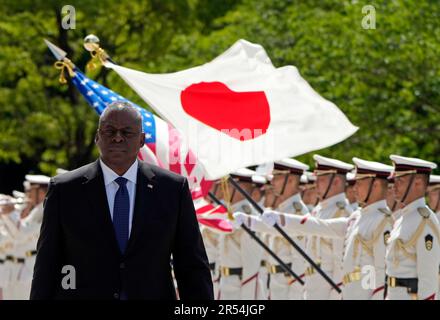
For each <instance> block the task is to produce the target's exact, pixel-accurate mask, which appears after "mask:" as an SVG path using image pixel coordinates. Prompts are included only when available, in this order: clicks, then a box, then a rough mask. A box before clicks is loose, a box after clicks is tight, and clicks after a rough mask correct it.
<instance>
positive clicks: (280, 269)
mask: <svg viewBox="0 0 440 320" xmlns="http://www.w3.org/2000/svg"><path fill="white" fill-rule="evenodd" d="M286 266H288V267H289V268H291V267H292V264H291V263H286ZM268 270H269V273H272V274H274V273H288V272H287V271H286V270H284V268H283V267H282V266H281V265H275V264H273V265H271V266H270V267H269V268H268Z"/></svg>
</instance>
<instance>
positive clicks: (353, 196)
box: [345, 185, 356, 203]
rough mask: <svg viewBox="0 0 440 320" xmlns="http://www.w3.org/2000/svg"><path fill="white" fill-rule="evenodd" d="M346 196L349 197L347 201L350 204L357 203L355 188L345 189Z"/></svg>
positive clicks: (350, 186)
mask: <svg viewBox="0 0 440 320" xmlns="http://www.w3.org/2000/svg"><path fill="white" fill-rule="evenodd" d="M345 194H346V195H347V199H348V201H349V202H350V203H353V202H356V194H355V191H354V186H352V185H349V186H347V188H346V189H345Z"/></svg>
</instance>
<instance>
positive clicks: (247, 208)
mask: <svg viewBox="0 0 440 320" xmlns="http://www.w3.org/2000/svg"><path fill="white" fill-rule="evenodd" d="M241 209H242V210H243V212H244V213H246V214H251V213H252V209H251V206H250V205H248V204H244V205H242V206H241Z"/></svg>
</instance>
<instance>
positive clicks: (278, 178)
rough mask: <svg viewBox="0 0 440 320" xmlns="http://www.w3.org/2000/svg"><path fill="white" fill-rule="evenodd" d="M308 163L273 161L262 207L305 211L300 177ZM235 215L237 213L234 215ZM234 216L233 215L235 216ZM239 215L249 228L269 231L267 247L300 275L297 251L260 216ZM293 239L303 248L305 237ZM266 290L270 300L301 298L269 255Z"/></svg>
mask: <svg viewBox="0 0 440 320" xmlns="http://www.w3.org/2000/svg"><path fill="white" fill-rule="evenodd" d="M308 168H309V166H308V165H306V164H304V163H302V162H299V161H297V160H295V159H289V158H288V159H283V160H280V161H276V162H275V164H274V171H273V176H274V177H273V179H272V181H271V184H272V186H271V191H270V192H268V193H267V195H266V207H269V208H270V207H275V208H277V209H278V210H280V211H283V212H289V213H292V214H297V215H300V216H303V215H305V214H307V213H308V210H307V207H306V206H305V204H304V203H303V202H302V200H301V196H300V188H299V185H300V179H301V176H302V175H303V174H304V171H305V170H307V169H308ZM237 216H238V215H237ZM237 216H236V217H237ZM245 218H246V217H244V216H243V215H242V216H241V217H240V218H238V219H239V220H241V221H243V222H244V223H245V224H247V225H248V226H249V227H250V228H251V229H252V230H253V231H257V232H258V231H259V232H267V233H269V234H270V235H271V236H270V240H269V247H270V249H271V250H272V251H273V252H274V253H275V254H276V255H277V256H278V257H279V258H280V259H281V260H282V261H283V262H285V263H286V264H287V265H288V266H289V267H290V268H291V269H292V270H293V271H294V272H295V273H296V274H298V275H300V277H301V278H303V277H304V272H305V269H306V265H305V263H304V259H303V258H302V256H300V254H299V253H298V252H297V251H296V250H295V249H294V248H293V247H292V246H291V245H290V243H288V241H287V240H286V239H284V238H283V237H282V236H281V235H280V234H279V233H278V232H277V231H276V230H275V229H274V228H268V227H267V226H266V225H265V224H264V223H263V222H262V221H261V219H260V217H252V220H250V221H245V220H246V219H245ZM294 240H295V242H296V243H297V244H298V245H299V246H300V247H301V248H302V249H303V250H304V249H305V238H304V237H302V236H301V237H298V238H296V239H294ZM268 272H269V276H270V279H269V292H270V299H271V300H289V299H292V300H302V299H303V298H304V288H303V286H302V285H301V284H300V283H298V282H297V281H296V279H294V278H292V277H291V276H290V275H289V274H288V273H286V272H285V270H283V268H282V267H281V266H280V265H278V263H277V262H276V261H275V259H273V258H272V257H269V265H268Z"/></svg>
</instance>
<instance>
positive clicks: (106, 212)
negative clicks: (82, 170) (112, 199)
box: [84, 160, 120, 254]
mask: <svg viewBox="0 0 440 320" xmlns="http://www.w3.org/2000/svg"><path fill="white" fill-rule="evenodd" d="M84 176H85V178H86V181H85V182H84V185H85V192H86V195H87V198H88V201H89V203H90V206H91V208H92V213H93V214H94V215H96V218H97V221H98V222H101V221H102V222H103V225H102V232H103V236H104V237H106V238H107V239H108V240H109V243H110V245H111V246H112V247H113V248H114V250H115V251H116V252H117V253H118V254H120V251H119V246H118V242H117V240H116V235H115V230H114V228H113V222H112V219H111V215H110V209H109V207H108V201H107V193H106V191H105V185H104V177H103V174H102V169H101V166H100V165H99V160H96V161H95V162H94V163H93V164H92V165H91V166H90V169H89V170H88V171H87V173H86V174H85V175H84Z"/></svg>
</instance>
